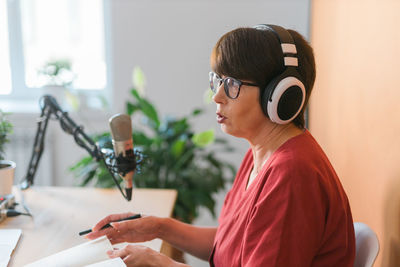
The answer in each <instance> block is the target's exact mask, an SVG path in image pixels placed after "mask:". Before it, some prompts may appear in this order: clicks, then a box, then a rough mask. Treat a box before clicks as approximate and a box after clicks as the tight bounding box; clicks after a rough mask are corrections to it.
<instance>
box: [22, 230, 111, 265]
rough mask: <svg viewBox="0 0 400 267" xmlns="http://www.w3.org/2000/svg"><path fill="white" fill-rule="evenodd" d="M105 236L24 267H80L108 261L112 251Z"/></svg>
mask: <svg viewBox="0 0 400 267" xmlns="http://www.w3.org/2000/svg"><path fill="white" fill-rule="evenodd" d="M112 249H113V247H112V246H111V243H110V241H109V240H108V239H107V237H106V236H102V237H99V238H97V239H95V240H91V241H88V242H86V243H83V244H81V245H78V246H75V247H72V248H69V249H66V250H63V251H61V252H58V253H56V254H53V255H51V256H49V257H46V258H43V259H41V260H38V261H35V262H33V263H31V264H28V265H25V266H26V267H43V266H46V267H82V266H86V265H90V264H93V263H99V262H101V261H106V260H109V257H108V255H107V251H108V250H112ZM100 266H102V265H100Z"/></svg>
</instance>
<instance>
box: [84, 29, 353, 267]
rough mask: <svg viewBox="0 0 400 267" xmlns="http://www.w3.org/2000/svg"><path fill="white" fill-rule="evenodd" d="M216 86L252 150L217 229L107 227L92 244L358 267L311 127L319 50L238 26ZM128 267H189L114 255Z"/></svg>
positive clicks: (215, 261)
mask: <svg viewBox="0 0 400 267" xmlns="http://www.w3.org/2000/svg"><path fill="white" fill-rule="evenodd" d="M211 69H212V72H210V87H211V90H212V91H213V92H214V96H213V100H214V102H215V103H216V106H217V109H216V114H217V122H218V123H219V124H220V125H221V129H222V131H223V132H225V133H227V134H230V135H232V136H235V137H238V138H244V139H246V140H247V141H248V143H249V146H250V147H249V150H248V151H247V153H246V155H245V156H244V159H243V161H242V163H241V166H240V168H239V170H238V172H237V175H236V178H235V181H234V183H233V186H232V188H231V190H230V191H229V193H228V194H227V196H226V198H225V202H224V205H223V208H222V211H221V214H220V217H219V225H218V227H197V226H192V225H188V224H184V223H182V222H179V221H177V220H174V219H171V218H158V217H155V216H144V217H142V218H140V219H136V220H130V221H124V222H114V223H112V226H113V227H112V228H108V229H105V230H101V229H100V228H101V227H102V226H103V225H105V224H106V223H109V222H113V221H116V220H119V219H121V218H125V217H127V216H129V215H132V214H131V213H126V214H114V215H109V216H107V217H106V218H104V219H103V220H101V221H100V222H99V223H97V224H96V226H94V228H93V232H92V233H91V234H89V235H88V238H90V239H93V238H96V237H99V236H101V235H107V236H108V238H109V239H110V240H111V242H112V243H120V242H143V241H148V240H152V239H154V238H161V239H163V240H165V241H167V242H168V243H170V244H172V245H173V246H175V247H177V248H179V249H181V250H183V251H185V252H188V253H190V254H192V255H194V256H197V257H199V258H201V259H204V260H209V262H210V265H211V266H217V267H220V266H229V267H232V266H251V267H253V266H324V267H326V266H353V261H354V256H355V238H354V228H353V220H352V215H351V210H350V206H349V202H348V199H347V196H346V193H345V192H344V190H343V188H342V185H341V183H340V181H339V179H338V177H337V175H336V173H335V171H334V169H333V167H332V166H331V164H330V162H329V160H328V158H327V157H326V155H325V154H324V152H323V151H322V149H321V147H320V146H319V145H318V143H317V142H316V141H315V139H314V138H313V137H312V135H311V133H310V132H309V131H308V130H307V129H305V125H304V111H305V108H306V106H307V103H308V99H309V97H310V94H311V91H312V87H313V84H314V80H315V62H314V56H313V51H312V48H311V47H310V45H309V44H308V43H307V42H306V41H305V40H304V38H303V37H302V36H301V35H300V34H299V33H297V32H296V31H293V30H286V29H284V28H282V27H280V26H277V25H265V24H261V25H257V26H255V27H253V28H238V29H235V30H233V31H231V32H228V33H226V34H225V35H223V36H222V37H221V38H220V40H219V41H218V42H217V44H216V45H215V47H214V49H213V51H212V54H211ZM109 255H110V257H121V258H122V259H123V260H124V262H125V263H126V264H127V265H128V266H184V264H182V263H178V262H175V261H173V260H172V259H170V258H168V257H167V256H165V255H163V254H160V253H158V252H155V251H153V250H151V249H149V248H145V247H142V246H137V245H128V246H126V247H125V248H123V249H120V250H114V251H110V252H109Z"/></svg>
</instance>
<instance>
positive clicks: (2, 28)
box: [0, 1, 11, 95]
mask: <svg viewBox="0 0 400 267" xmlns="http://www.w3.org/2000/svg"><path fill="white" fill-rule="evenodd" d="M6 10H7V1H0V95H6V94H10V93H11V68H10V52H9V51H10V50H9V45H8V42H9V41H8V21H7V19H8V18H7V12H6Z"/></svg>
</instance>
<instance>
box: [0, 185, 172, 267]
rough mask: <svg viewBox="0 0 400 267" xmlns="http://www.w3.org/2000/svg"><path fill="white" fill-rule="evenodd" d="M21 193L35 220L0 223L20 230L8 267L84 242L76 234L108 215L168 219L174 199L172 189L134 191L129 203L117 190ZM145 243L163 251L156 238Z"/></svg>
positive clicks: (60, 189)
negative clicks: (140, 214) (138, 214)
mask: <svg viewBox="0 0 400 267" xmlns="http://www.w3.org/2000/svg"><path fill="white" fill-rule="evenodd" d="M22 193H23V194H24V197H25V202H26V204H27V205H28V208H29V209H30V210H31V212H32V214H33V215H34V218H33V219H32V218H30V217H28V216H18V217H14V218H7V219H6V220H5V221H3V222H1V223H0V229H7V228H19V229H22V236H21V239H20V240H19V242H18V244H17V247H16V249H15V251H14V253H13V255H12V257H11V261H10V264H9V265H8V266H9V267H20V266H23V265H24V264H27V263H30V262H33V261H35V260H38V259H41V258H43V257H45V256H49V255H51V254H54V253H56V252H58V251H61V250H64V249H67V248H70V247H72V246H76V245H78V244H82V243H84V242H86V241H87V240H86V239H85V238H83V237H82V236H79V235H78V233H79V232H80V231H83V230H86V229H89V228H90V227H92V226H93V225H94V224H95V223H96V222H97V221H99V220H100V219H102V218H103V217H105V216H107V215H109V214H111V213H120V212H127V211H132V212H135V213H142V214H147V215H155V216H159V217H169V216H171V215H172V211H173V207H174V205H175V200H176V196H177V192H176V191H175V190H164V189H134V190H133V196H132V200H131V201H130V202H128V201H126V200H125V199H124V198H123V196H122V195H121V194H120V192H119V191H118V190H117V189H99V188H81V187H38V186H33V187H32V188H30V189H28V190H26V191H22ZM16 197H17V199H16V201H17V202H18V201H19V199H18V195H17V194H16ZM18 208H19V209H21V208H22V207H18ZM144 244H145V245H147V246H149V247H151V248H152V249H154V250H158V251H161V250H162V248H161V245H162V241H161V240H159V239H156V240H153V241H151V242H146V243H144Z"/></svg>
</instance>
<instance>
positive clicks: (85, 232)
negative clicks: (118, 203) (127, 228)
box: [79, 214, 142, 235]
mask: <svg viewBox="0 0 400 267" xmlns="http://www.w3.org/2000/svg"><path fill="white" fill-rule="evenodd" d="M140 217H142V216H141V215H140V214H136V215H133V216H130V217H127V218H123V219H120V220H117V221H114V222H122V221H129V220H133V219H139V218H140ZM108 227H111V224H109V223H107V224H106V225H104V226H103V227H101V228H100V230H103V229H106V228H108ZM91 232H92V229H89V230H85V231H82V232H79V235H86V234H88V233H91Z"/></svg>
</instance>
